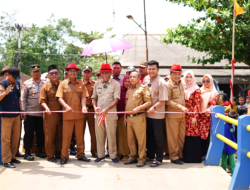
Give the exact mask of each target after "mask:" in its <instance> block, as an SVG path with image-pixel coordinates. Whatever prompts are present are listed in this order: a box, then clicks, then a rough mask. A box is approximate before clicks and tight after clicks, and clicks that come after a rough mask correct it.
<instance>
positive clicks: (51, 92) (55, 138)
mask: <svg viewBox="0 0 250 190" xmlns="http://www.w3.org/2000/svg"><path fill="white" fill-rule="evenodd" d="M48 74H49V79H50V80H49V82H48V83H45V84H44V85H43V87H42V89H41V92H40V99H39V103H40V104H41V105H42V106H43V108H44V109H45V111H46V112H47V113H44V115H43V120H44V133H45V152H46V155H47V160H48V161H50V162H57V160H56V158H61V150H62V113H51V111H61V110H62V105H61V104H60V103H59V102H58V98H57V97H56V91H57V89H58V86H59V84H60V82H61V81H59V71H58V68H57V66H56V65H50V66H49V67H48Z"/></svg>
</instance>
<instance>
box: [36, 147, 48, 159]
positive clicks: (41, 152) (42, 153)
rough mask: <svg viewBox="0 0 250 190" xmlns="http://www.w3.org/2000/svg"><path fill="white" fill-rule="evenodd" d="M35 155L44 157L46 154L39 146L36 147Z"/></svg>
mask: <svg viewBox="0 0 250 190" xmlns="http://www.w3.org/2000/svg"><path fill="white" fill-rule="evenodd" d="M36 157H39V158H46V154H45V153H44V152H43V151H42V148H41V147H39V148H37V153H36Z"/></svg>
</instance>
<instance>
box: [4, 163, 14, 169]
mask: <svg viewBox="0 0 250 190" xmlns="http://www.w3.org/2000/svg"><path fill="white" fill-rule="evenodd" d="M3 166H4V167H5V168H15V167H16V166H15V165H14V164H12V163H11V162H8V163H5V164H3Z"/></svg>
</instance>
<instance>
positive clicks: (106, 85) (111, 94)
mask: <svg viewBox="0 0 250 190" xmlns="http://www.w3.org/2000/svg"><path fill="white" fill-rule="evenodd" d="M111 71H112V69H111V67H110V65H109V64H103V65H102V66H101V69H100V72H101V76H102V79H101V80H98V81H97V82H96V83H95V86H94V91H93V95H92V103H93V106H94V109H95V112H96V114H95V131H96V140H97V154H98V158H97V159H96V160H95V162H102V161H104V160H105V141H106V136H107V137H108V149H109V155H110V158H111V159H112V162H113V163H117V162H118V160H117V158H116V157H117V147H116V146H117V145H116V128H117V119H118V117H117V114H109V115H107V114H108V112H117V109H116V104H117V103H118V100H119V99H120V93H121V87H120V83H119V82H117V81H116V80H115V79H112V78H111V74H112V72H111ZM99 117H103V118H106V122H105V120H103V121H102V122H101V123H100V126H98V119H99ZM105 123H106V124H107V125H105Z"/></svg>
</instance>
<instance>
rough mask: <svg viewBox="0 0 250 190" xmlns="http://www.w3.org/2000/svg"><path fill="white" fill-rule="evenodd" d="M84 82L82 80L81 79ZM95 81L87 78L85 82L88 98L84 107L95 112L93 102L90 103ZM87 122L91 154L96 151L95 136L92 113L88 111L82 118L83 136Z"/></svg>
mask: <svg viewBox="0 0 250 190" xmlns="http://www.w3.org/2000/svg"><path fill="white" fill-rule="evenodd" d="M83 82H84V81H83ZM94 85H95V81H93V80H91V79H90V80H89V82H88V83H87V84H85V87H86V89H87V91H88V94H89V96H88V98H87V102H86V107H87V110H88V112H95V110H94V107H93V104H92V98H91V96H92V94H93V89H94ZM87 122H88V126H89V133H90V142H91V149H90V152H91V154H92V155H93V154H95V153H97V148H96V136H95V118H94V114H93V113H88V114H86V115H85V118H83V136H84V133H85V128H86V123H87Z"/></svg>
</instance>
